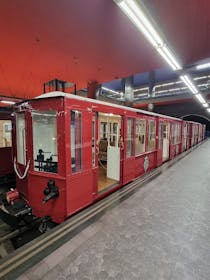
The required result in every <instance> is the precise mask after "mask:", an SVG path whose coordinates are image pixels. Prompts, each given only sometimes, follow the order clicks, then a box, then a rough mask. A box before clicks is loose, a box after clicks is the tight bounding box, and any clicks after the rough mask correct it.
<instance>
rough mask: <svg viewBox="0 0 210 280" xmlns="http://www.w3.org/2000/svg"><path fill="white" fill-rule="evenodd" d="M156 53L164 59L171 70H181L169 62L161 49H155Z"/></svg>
mask: <svg viewBox="0 0 210 280" xmlns="http://www.w3.org/2000/svg"><path fill="white" fill-rule="evenodd" d="M157 51H158V52H159V54H160V55H161V56H162V58H164V59H165V61H166V62H167V63H168V64H169V65H170V66H171V68H172V69H173V70H178V69H181V68H177V67H176V65H175V64H174V63H173V61H171V60H170V59H169V58H168V56H167V55H166V54H165V52H164V51H163V49H162V48H157Z"/></svg>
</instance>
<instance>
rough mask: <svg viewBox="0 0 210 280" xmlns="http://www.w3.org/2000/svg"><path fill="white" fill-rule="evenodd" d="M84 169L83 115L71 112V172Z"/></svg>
mask: <svg viewBox="0 0 210 280" xmlns="http://www.w3.org/2000/svg"><path fill="white" fill-rule="evenodd" d="M81 169H82V113H81V112H79V111H76V110H72V111H71V170H72V173H75V172H78V171H80V170H81Z"/></svg>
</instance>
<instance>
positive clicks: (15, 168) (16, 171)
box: [14, 157, 30, 180]
mask: <svg viewBox="0 0 210 280" xmlns="http://www.w3.org/2000/svg"><path fill="white" fill-rule="evenodd" d="M29 167H30V160H28V162H27V165H26V169H25V171H24V173H23V175H21V174H20V172H19V171H18V169H17V162H16V157H15V158H14V170H15V173H16V175H17V176H18V178H19V179H20V180H23V179H24V178H25V177H26V175H27V173H28V170H29Z"/></svg>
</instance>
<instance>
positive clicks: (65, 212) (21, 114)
mask: <svg viewBox="0 0 210 280" xmlns="http://www.w3.org/2000/svg"><path fill="white" fill-rule="evenodd" d="M14 123H15V125H14V138H15V143H14V144H15V145H14V166H15V171H16V174H17V189H16V191H15V193H12V195H11V197H10V196H9V197H8V201H9V203H11V204H12V203H13V204H15V202H16V201H20V200H21V201H22V205H23V206H22V207H28V209H31V210H32V214H33V215H34V216H37V217H46V216H47V217H50V218H51V219H52V221H54V222H56V223H61V222H63V221H64V220H65V219H66V218H67V217H69V216H71V215H72V214H73V213H76V212H78V211H79V210H80V209H82V208H84V207H86V206H87V205H90V204H92V203H93V202H94V201H97V200H99V199H101V198H103V197H104V196H106V195H108V194H109V193H111V192H113V191H114V190H116V189H118V188H120V187H122V186H123V185H125V184H127V183H129V182H131V181H132V180H134V179H135V178H137V177H139V176H141V175H143V174H145V173H146V172H149V171H151V170H152V169H154V168H156V167H157V166H160V165H161V164H162V163H163V162H166V161H167V160H170V159H172V158H174V157H175V156H176V155H178V154H179V153H181V152H183V151H185V150H187V149H189V148H190V147H192V146H193V145H195V144H196V143H198V141H202V140H203V138H204V132H205V128H204V127H203V126H202V125H201V126H200V129H199V128H198V127H199V125H198V124H196V123H193V122H187V121H182V120H180V119H176V118H172V117H167V116H164V115H159V114H155V113H151V112H147V111H142V110H138V109H133V108H128V107H124V106H119V105H116V104H110V103H106V102H101V101H97V100H92V99H87V98H83V97H79V96H75V95H73V94H65V93H62V92H52V93H47V94H43V95H41V96H39V97H38V98H36V99H33V100H29V101H25V102H22V103H20V104H18V105H17V106H16V107H15V113H14ZM198 134H199V135H200V137H197V138H196V135H198ZM20 211H21V209H20Z"/></svg>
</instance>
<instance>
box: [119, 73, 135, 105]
mask: <svg viewBox="0 0 210 280" xmlns="http://www.w3.org/2000/svg"><path fill="white" fill-rule="evenodd" d="M122 90H123V91H124V93H125V106H130V107H132V106H133V101H134V92H133V76H130V77H127V78H124V79H122Z"/></svg>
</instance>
